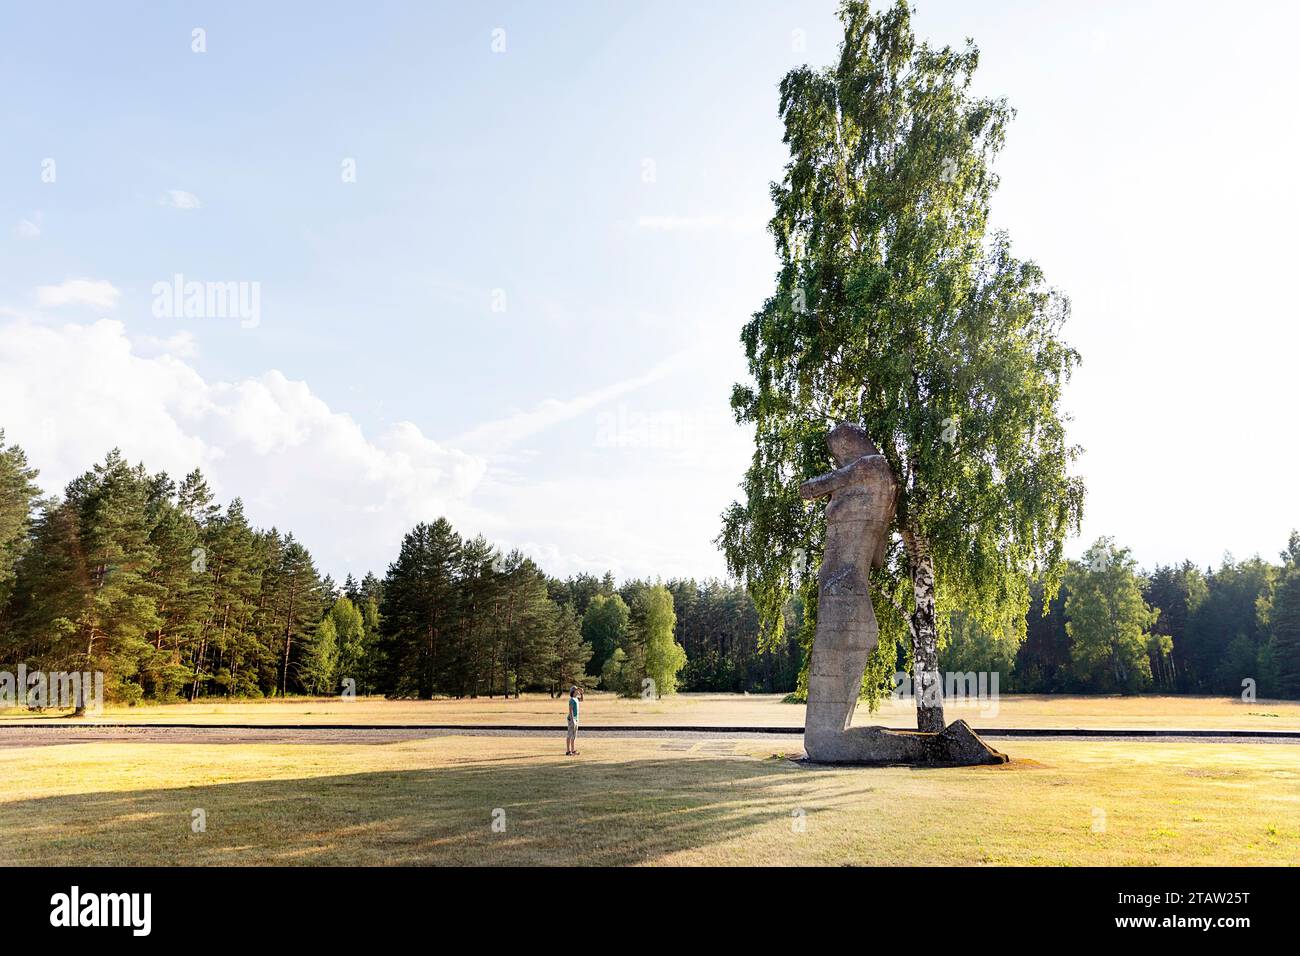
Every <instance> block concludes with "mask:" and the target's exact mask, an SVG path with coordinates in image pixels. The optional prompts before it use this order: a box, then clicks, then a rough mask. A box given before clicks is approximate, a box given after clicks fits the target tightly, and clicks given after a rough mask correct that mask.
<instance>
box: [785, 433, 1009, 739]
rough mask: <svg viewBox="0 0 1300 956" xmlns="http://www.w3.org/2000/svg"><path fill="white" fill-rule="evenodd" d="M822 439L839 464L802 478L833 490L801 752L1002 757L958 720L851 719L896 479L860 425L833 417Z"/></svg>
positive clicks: (821, 493) (872, 625) (810, 486)
mask: <svg viewBox="0 0 1300 956" xmlns="http://www.w3.org/2000/svg"><path fill="white" fill-rule="evenodd" d="M826 444H827V447H828V448H829V449H830V452H831V457H832V458H834V459H835V464H836V465H837V466H838V467H837V468H836V469H835V470H834V471H832V472H830V473H829V474H825V475H822V476H820V477H818V478H812V479H810V480H808V481H805V482H804V483H803V484H802V485H800V487H799V493H800V494H801V495H802V496H803V497H804V498H807V499H814V498H824V497H827V496H829V497H830V502H829V503H828V504H827V506H826V545H825V550H824V551H823V554H822V564H821V570H820V572H819V573H818V576H817V585H818V590H817V633H816V636H815V637H814V639H813V651H812V663H811V665H810V666H809V673H808V713H807V718H806V721H805V726H804V750H805V751H806V752H807V754H808V758H809V759H810V760H812V761H815V762H818V763H860V764H889V763H905V764H931V765H966V764H985V763H1005V762H1006V760H1007V757H1006V755H1005V754H1001V753H999V752H998V751H996V750H993V749H992V748H991V747H989V746H988V745H987V744H985V743H984V741H982V740H980V738H979V737H978V736H976V735H975V733H974V731H972V730H971V729H970V727H969V726H968V725H967V724H966V722H965V721H964V720H957V721H954V722H953V723H951V724H949V725H948V726H947V727H946V728H945V729H944V730H943V731H941V732H939V733H937V734H930V733H922V732H919V731H902V730H890V729H887V728H884V727H850V726H849V725H850V724H851V723H852V721H853V712H854V710H855V709H856V708H857V703H858V693H859V690H860V688H861V686H862V675H863V673H864V672H865V671H866V667H867V658H868V657H869V656H870V654H871V652H872V650H873V649H874V648H875V647H876V645H877V644H878V643H879V640H880V628H879V626H878V625H877V623H876V615H875V611H874V610H873V608H872V606H871V584H870V572H871V569H872V568H880V567H881V566H883V564H884V561H885V553H886V548H887V546H888V544H889V532H890V525H891V524H892V523H893V520H894V506H895V503H896V500H897V487H896V485H895V482H894V476H893V473H892V472H891V470H890V468H889V463H888V462H887V461H886V459H885V457H884V456H883V455H881V454H880V450H879V449H878V448H877V447H876V446H875V445H874V444H873V443H872V441H871V439H870V438H868V437H867V433H866V431H865V430H864V429H863V428H861V427H860V426H858V425H852V424H848V423H843V424H840V425H837V426H835V427H834V428H833V429H831V431H830V434H829V435H827V437H826Z"/></svg>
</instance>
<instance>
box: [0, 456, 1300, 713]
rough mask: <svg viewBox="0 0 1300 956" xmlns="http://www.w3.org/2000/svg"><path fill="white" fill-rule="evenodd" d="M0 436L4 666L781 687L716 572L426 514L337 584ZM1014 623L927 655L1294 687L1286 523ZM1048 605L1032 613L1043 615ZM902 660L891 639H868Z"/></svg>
mask: <svg viewBox="0 0 1300 956" xmlns="http://www.w3.org/2000/svg"><path fill="white" fill-rule="evenodd" d="M37 478H38V475H37V472H36V471H35V469H33V468H31V467H30V466H29V464H28V462H27V458H26V455H25V454H24V453H23V451H22V449H21V448H20V447H18V446H17V445H13V444H6V443H5V439H4V434H3V432H2V431H0V669H5V670H14V669H15V668H16V667H17V666H18V665H19V664H26V666H27V667H28V668H29V669H31V670H38V669H39V670H43V671H45V672H57V671H87V670H89V671H99V672H102V673H103V674H104V675H105V690H106V695H107V697H108V699H109V700H111V701H114V702H119V703H131V702H134V701H138V700H142V699H148V700H156V701H171V700H196V699H199V698H205V697H214V696H218V697H269V696H276V695H289V694H316V695H333V694H339V693H345V694H384V695H387V696H390V697H414V698H426V699H427V698H432V697H435V696H456V697H477V696H508V695H519V694H521V693H523V692H525V691H543V692H549V693H552V694H558V693H561V692H563V691H564V690H566V689H567V688H568V686H570V685H571V684H579V685H582V686H584V687H587V688H595V687H600V688H603V689H607V690H613V691H616V692H619V693H623V694H627V695H636V694H645V693H654V694H666V693H673V692H674V691H713V692H750V693H795V694H796V695H797V693H798V688H799V686H800V673H801V670H802V669H803V667H804V665H805V657H806V649H807V632H808V630H809V628H807V627H803V626H801V625H802V624H803V614H802V607H801V605H800V604H799V602H798V600H795V601H792V602H791V603H790V605H789V606H788V607H787V609H786V619H787V626H786V627H785V628H784V633H783V636H782V637H780V638H779V639H776V640H769V639H765V637H764V635H763V633H762V631H761V628H760V620H759V614H758V612H757V610H756V607H755V604H754V601H753V600H752V598H751V597H750V595H749V593H748V592H747V591H746V589H745V588H744V587H743V586H741V585H739V584H736V583H733V582H727V581H720V580H713V579H710V580H704V581H696V580H692V579H687V580H680V579H674V580H668V581H658V580H656V581H651V580H631V581H625V582H622V583H621V584H620V583H618V582H616V581H615V579H614V577H613V575H612V574H610V573H605V574H604V575H603V576H599V577H598V576H595V575H590V574H581V575H577V576H572V577H569V578H567V579H563V580H561V579H559V578H556V577H552V576H549V575H547V574H546V572H545V571H544V570H543V569H542V568H540V567H538V566H537V564H536V563H535V562H534V561H533V560H532V559H531V558H529V557H527V556H526V555H524V554H522V553H520V552H519V551H517V550H516V551H509V552H506V551H503V550H502V549H499V548H497V547H495V546H494V545H493V544H492V543H491V542H489V541H487V540H486V539H485V538H483V537H482V536H474V537H463V536H462V535H461V534H460V533H458V532H457V531H456V530H455V529H454V528H453V527H452V526H451V524H450V523H449V522H448V521H447V520H446V519H445V518H437V519H435V520H432V521H430V522H427V523H421V524H418V525H416V526H415V527H414V528H412V529H411V530H410V531H409V532H408V533H407V534H406V535H405V537H404V538H403V540H402V541H401V542H395V543H394V544H395V552H396V553H395V557H394V560H393V561H392V563H391V564H390V565H389V566H388V568H387V569H386V570H385V572H384V573H383V575H382V576H378V575H376V574H375V573H367V574H365V575H364V576H363V577H362V578H361V579H360V580H357V579H356V578H354V577H353V576H351V575H349V576H347V577H346V578H345V579H344V580H343V581H341V582H340V581H337V580H335V579H334V578H333V577H331V576H330V575H329V574H327V573H325V574H323V573H322V571H321V569H319V568H318V567H317V565H316V563H315V561H314V560H313V558H312V555H311V552H310V551H309V550H308V548H307V546H306V545H305V544H304V543H303V542H301V541H299V540H298V539H297V538H296V537H295V536H294V535H293V533H292V532H291V531H288V530H282V529H278V528H275V527H271V528H269V529H262V528H256V527H254V526H253V525H252V524H251V523H250V521H249V519H248V517H247V515H246V514H245V510H244V505H243V503H242V502H241V500H240V499H238V498H236V499H234V500H232V501H230V502H229V503H228V504H226V505H224V506H223V505H221V504H219V503H218V502H216V501H215V500H214V497H213V494H212V492H211V490H210V488H209V486H208V483H207V481H206V480H205V479H204V477H203V475H202V474H201V473H200V472H199V471H197V470H195V471H192V472H191V473H189V474H188V475H186V476H185V477H184V478H182V479H180V480H179V481H178V480H176V479H173V478H171V477H169V476H168V475H166V474H164V473H150V472H149V471H148V470H147V469H146V468H145V466H144V465H143V464H134V465H132V464H130V463H129V462H127V461H126V460H125V459H124V457H123V456H122V455H121V454H120V453H119V452H117V451H112V452H110V453H109V454H108V455H107V456H106V457H105V459H104V460H103V461H102V462H100V463H97V464H95V465H93V466H92V467H91V468H90V469H89V470H88V471H86V472H85V473H83V474H82V475H80V476H79V477H77V478H76V479H74V480H73V481H72V482H70V483H69V484H68V486H67V487H66V488H65V489H64V491H63V493H62V494H61V495H59V496H57V497H46V496H45V495H44V494H43V492H42V490H41V488H40V487H39V485H38V484H37ZM1032 595H1033V600H1032V602H1031V607H1030V611H1029V614H1028V615H1027V618H1026V620H1024V621H1023V622H1019V623H1020V625H1021V626H1020V627H1011V628H1008V632H1007V633H1006V634H989V633H987V632H985V631H984V630H982V629H981V628H979V627H978V626H977V625H975V624H974V623H973V621H971V620H968V619H967V618H966V616H965V615H963V614H962V613H961V611H960V610H959V609H958V610H952V611H949V612H948V614H947V616H946V620H945V627H944V628H943V630H944V635H943V636H944V641H943V644H942V651H941V658H940V662H941V666H942V668H943V669H946V670H958V671H990V672H993V671H996V672H999V673H1000V674H1001V675H1002V680H1001V688H1002V690H1003V692H1023V693H1137V692H1142V691H1158V692H1162V693H1201V694H1206V693H1209V694H1233V695H1236V694H1241V693H1242V692H1243V687H1246V686H1247V684H1246V683H1244V682H1249V688H1250V690H1251V692H1252V693H1258V694H1259V695H1260V696H1272V697H1291V698H1295V697H1300V534H1297V533H1296V532H1294V531H1293V532H1291V534H1290V538H1289V540H1288V541H1287V544H1286V546H1285V548H1284V549H1283V550H1282V551H1281V552H1280V553H1279V559H1278V561H1277V562H1271V561H1268V560H1265V559H1263V558H1260V557H1252V558H1249V559H1246V560H1244V561H1238V560H1236V559H1234V558H1232V557H1225V558H1224V560H1223V562H1222V564H1221V565H1220V566H1219V567H1218V568H1216V569H1208V568H1207V569H1201V568H1199V567H1197V566H1195V565H1194V564H1192V563H1191V562H1183V563H1181V564H1178V565H1172V566H1159V567H1156V568H1155V569H1154V570H1152V571H1150V572H1143V571H1142V570H1140V569H1139V568H1138V567H1137V566H1136V564H1135V562H1134V561H1133V560H1132V558H1131V557H1130V556H1129V554H1128V552H1127V551H1126V550H1125V549H1123V548H1122V547H1120V546H1118V545H1117V544H1115V543H1114V542H1113V541H1111V540H1109V539H1103V540H1101V541H1098V542H1097V543H1095V544H1094V545H1093V546H1092V547H1091V548H1090V549H1089V550H1088V551H1087V552H1086V553H1085V555H1084V558H1083V559H1082V560H1081V561H1078V562H1070V564H1069V566H1068V567H1067V569H1066V573H1065V574H1064V576H1063V582H1062V585H1061V587H1060V589H1059V591H1058V593H1057V594H1055V595H1054V596H1052V598H1051V599H1050V600H1049V601H1047V602H1046V607H1044V590H1043V587H1042V585H1041V583H1037V582H1036V583H1034V585H1033V587H1032ZM1044 612H1045V613H1044ZM891 651H892V652H893V653H895V654H896V655H898V665H899V669H903V668H905V667H906V664H907V661H906V660H905V658H904V651H903V649H902V648H897V649H893V648H889V649H886V648H882V651H881V653H886V654H888V653H890V652H891Z"/></svg>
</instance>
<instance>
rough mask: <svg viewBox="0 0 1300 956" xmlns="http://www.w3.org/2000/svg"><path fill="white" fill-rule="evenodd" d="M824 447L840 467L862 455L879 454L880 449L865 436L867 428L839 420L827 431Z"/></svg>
mask: <svg viewBox="0 0 1300 956" xmlns="http://www.w3.org/2000/svg"><path fill="white" fill-rule="evenodd" d="M826 447H827V448H829V449H830V452H831V457H832V458H834V459H835V464H836V465H838V466H839V467H841V468H843V467H844V466H845V465H847V464H848V463H849V462H851V461H857V460H858V459H859V458H861V457H862V456H863V455H879V454H880V449H879V448H877V447H876V445H875V443H874V442H873V441H872V440H871V439H870V438H868V437H867V430H866V429H865V428H863V427H862V426H861V425H854V424H852V423H850V422H840V423H839V424H838V425H836V426H835V427H834V428H832V429H831V430H830V432H829V433H827V435H826Z"/></svg>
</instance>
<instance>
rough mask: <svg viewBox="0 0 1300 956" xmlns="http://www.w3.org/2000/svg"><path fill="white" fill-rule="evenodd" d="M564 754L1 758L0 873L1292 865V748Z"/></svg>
mask: <svg viewBox="0 0 1300 956" xmlns="http://www.w3.org/2000/svg"><path fill="white" fill-rule="evenodd" d="M562 744H563V739H562V736H560V735H557V736H556V738H555V739H553V740H552V739H550V738H544V737H528V738H518V737H484V736H476V737H472V736H451V737H438V738H424V739H418V740H409V741H402V742H397V743H385V744H355V743H352V744H318V743H305V744H224V745H215V744H186V745H177V744H159V743H134V742H122V741H113V742H97V743H70V744H63V745H45V744H41V745H35V746H25V747H14V748H10V749H0V781H3V783H0V833H3V834H4V839H3V841H2V842H0V863H4V864H38V865H39V864H61V865H62V864H66V865H71V864H109V863H123V864H203V865H210V864H236V863H238V864H275V863H281V864H295V863H301V864H390V863H393V864H466V863H469V864H508V863H515V864H542V863H545V864H573V863H578V864H628V863H679V864H936V865H985V864H1052V865H1057V864H1087V865H1094V864H1189V865H1200V864H1289V863H1295V862H1297V861H1300V746H1291V745H1248V744H1205V743H1187V744H1183V743H1180V744H1160V743H1118V742H1116V743H1111V742H1096V741H1089V742H1058V741H1024V742H1018V741H1013V742H1009V746H1008V747H1007V749H1008V750H1010V752H1011V754H1012V756H1013V758H1014V759H1013V762H1012V763H1011V764H1009V765H1006V766H1003V767H981V768H965V769H942V770H933V769H932V770H912V769H905V768H885V769H867V768H825V767H822V768H817V767H808V766H805V765H799V764H796V763H794V762H791V761H789V760H787V759H784V757H782V756H779V755H776V754H775V753H774V749H773V746H774V745H772V744H768V743H766V742H760V741H754V740H752V739H751V740H741V739H737V740H728V739H708V740H701V739H676V740H670V739H649V738H647V739H630V738H597V737H591V736H589V737H587V738H586V739H584V740H583V741H582V755H581V756H580V757H577V758H566V757H564V756H563V754H562V750H563V747H562ZM797 746H798V745H797V739H796V740H794V741H792V742H791V749H796V750H797ZM196 809H202V810H203V811H205V813H206V827H207V829H206V832H203V833H195V832H193V831H192V821H193V819H194V818H193V811H194V810H196ZM497 810H499V811H502V813H498V814H497V819H504V823H505V829H504V832H496V831H494V830H493V828H492V823H493V819H494V811H497Z"/></svg>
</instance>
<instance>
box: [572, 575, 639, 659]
mask: <svg viewBox="0 0 1300 956" xmlns="http://www.w3.org/2000/svg"><path fill="white" fill-rule="evenodd" d="M630 621H631V612H630V611H629V610H628V606H627V604H626V602H624V600H623V598H622V597H620V596H619V595H617V594H610V595H605V594H596V595H594V596H593V597H592V598H591V600H590V602H589V603H588V604H587V612H586V613H585V614H584V615H583V616H582V637H583V640H585V641H586V642H587V643H588V644H590V645H591V650H592V654H591V661H590V663H589V665H588V666H589V667H590V670H591V673H593V674H599V673H601V672H602V671H603V669H604V666H605V662H606V661H607V660H609V658H610V656H611V655H612V654H613V653H614V651H615V650H616V649H617V648H618V647H620V646H621V645H622V644H623V642H624V641H625V640H626V639H627V634H628V626H629V623H630Z"/></svg>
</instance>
